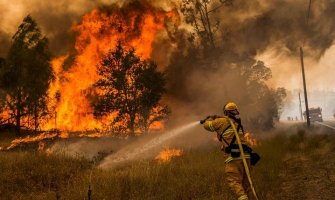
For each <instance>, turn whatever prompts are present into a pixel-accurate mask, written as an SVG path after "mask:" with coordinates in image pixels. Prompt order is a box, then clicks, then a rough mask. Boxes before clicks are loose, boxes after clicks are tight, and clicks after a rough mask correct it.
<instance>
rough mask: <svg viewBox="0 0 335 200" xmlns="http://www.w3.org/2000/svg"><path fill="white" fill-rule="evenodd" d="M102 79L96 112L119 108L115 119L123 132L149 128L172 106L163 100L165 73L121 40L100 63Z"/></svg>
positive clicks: (100, 80) (115, 110) (108, 112)
mask: <svg viewBox="0 0 335 200" xmlns="http://www.w3.org/2000/svg"><path fill="white" fill-rule="evenodd" d="M98 72H99V75H100V79H99V80H98V81H97V83H96V84H95V85H94V87H95V88H96V89H97V90H98V93H99V94H101V95H99V96H98V98H97V100H96V101H94V108H95V116H97V117H101V116H104V115H107V114H110V113H113V112H117V117H116V118H115V119H114V121H113V123H112V127H113V128H114V130H117V132H120V133H130V134H134V133H135V131H136V130H141V132H147V131H148V128H149V126H150V125H151V124H152V123H154V122H157V121H160V120H162V119H164V118H165V117H166V116H167V114H168V107H167V106H163V105H161V104H160V103H159V102H160V100H161V98H162V95H163V93H164V92H165V79H164V74H163V73H162V72H159V71H158V70H157V65H156V64H155V63H154V62H152V61H142V60H140V58H139V57H138V56H136V55H135V50H134V49H130V50H125V49H124V48H123V47H122V45H121V43H120V42H119V43H118V45H117V47H116V49H115V50H114V51H110V52H109V53H108V55H107V56H106V57H105V58H104V59H103V61H102V63H101V65H100V66H99V67H98Z"/></svg>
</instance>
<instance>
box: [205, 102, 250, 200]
mask: <svg viewBox="0 0 335 200" xmlns="http://www.w3.org/2000/svg"><path fill="white" fill-rule="evenodd" d="M223 111H224V116H223V117H218V116H209V117H207V118H206V119H205V120H203V121H202V122H201V123H202V124H204V128H205V129H206V130H208V131H211V132H216V133H217V137H218V140H219V141H220V142H222V146H221V150H222V151H224V152H225V153H224V156H225V166H224V171H225V174H226V180H227V182H228V185H229V187H230V189H231V190H232V191H233V192H234V193H235V195H236V196H237V198H238V200H246V199H251V198H252V197H253V195H252V192H251V188H250V184H249V181H248V177H247V174H246V170H245V166H244V165H243V160H242V156H241V155H240V153H239V150H238V146H237V141H236V137H235V136H234V135H235V133H234V128H235V130H237V133H238V135H239V138H240V140H241V143H242V144H243V149H244V147H248V146H247V145H245V138H244V130H243V126H242V124H241V119H240V118H239V111H238V108H237V105H236V104H235V103H234V102H229V103H227V104H226V105H225V106H224V108H223ZM229 120H230V121H231V122H232V123H231V122H230V121H229ZM232 125H235V127H234V128H233V127H232ZM244 152H246V151H245V150H244ZM244 155H245V158H246V161H247V165H248V168H249V169H250V154H249V153H244Z"/></svg>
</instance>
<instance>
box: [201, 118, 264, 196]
mask: <svg viewBox="0 0 335 200" xmlns="http://www.w3.org/2000/svg"><path fill="white" fill-rule="evenodd" d="M216 117H218V116H208V117H207V118H206V119H204V120H201V121H200V124H203V123H205V122H206V120H207V119H208V118H216ZM229 123H230V125H231V127H232V128H233V130H234V134H235V137H236V141H237V144H238V148H239V150H240V153H241V157H242V162H243V166H244V170H245V173H246V175H247V177H248V181H249V184H250V188H251V191H252V193H253V195H254V196H255V199H256V200H258V199H259V198H258V196H257V193H256V190H255V187H254V184H253V182H252V179H251V175H250V170H249V167H248V164H247V160H246V159H245V154H244V150H243V147H242V143H241V140H240V137H239V135H238V133H237V130H236V127H235V125H234V123H233V122H232V121H231V119H229Z"/></svg>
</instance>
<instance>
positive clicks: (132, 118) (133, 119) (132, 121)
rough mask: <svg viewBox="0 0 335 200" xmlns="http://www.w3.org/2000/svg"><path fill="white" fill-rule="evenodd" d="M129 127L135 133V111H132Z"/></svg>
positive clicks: (132, 133) (131, 132)
mask: <svg viewBox="0 0 335 200" xmlns="http://www.w3.org/2000/svg"><path fill="white" fill-rule="evenodd" d="M129 129H130V134H131V135H135V113H130V121H129Z"/></svg>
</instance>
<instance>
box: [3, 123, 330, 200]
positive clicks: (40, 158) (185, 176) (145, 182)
mask: <svg viewBox="0 0 335 200" xmlns="http://www.w3.org/2000/svg"><path fill="white" fill-rule="evenodd" d="M291 131H294V133H292V134H289V135H287V134H284V133H283V132H278V133H276V134H274V135H273V136H271V137H267V139H259V142H260V144H259V145H258V147H257V148H256V150H257V152H259V154H260V155H261V156H262V159H261V161H260V162H259V164H257V166H256V167H255V168H254V169H253V177H254V182H255V184H256V187H257V188H256V189H257V190H258V193H259V194H260V195H261V196H263V198H264V199H267V200H271V199H291V196H290V194H285V192H286V193H292V191H291V189H292V188H290V187H293V186H291V185H296V184H297V183H296V182H292V183H291V182H289V181H287V178H288V177H290V176H291V175H292V174H293V175H295V176H296V174H301V175H304V174H305V175H306V176H304V177H308V169H306V171H297V172H295V171H294V169H293V168H292V169H291V168H290V167H289V166H293V165H294V164H296V163H297V162H300V160H301V159H300V158H302V157H305V158H306V159H307V160H308V159H313V160H317V161H318V162H321V161H322V159H320V158H321V157H322V155H324V154H325V152H326V154H327V151H333V150H335V138H334V137H333V136H331V135H329V134H327V133H322V134H317V135H315V134H313V133H308V132H305V131H303V130H295V129H294V130H291ZM327 145H328V148H321V147H324V146H327ZM320 149H321V150H320ZM322 149H324V150H322ZM327 155H328V156H329V155H330V154H327ZM334 157H335V156H334ZM317 158H319V159H317ZM328 159H329V158H328ZM333 160H334V159H333ZM0 163H1V164H0V182H1V184H0V194H1V197H0V199H4V200H5V199H13V200H14V199H15V200H21V199H22V200H23V199H27V200H28V199H31V200H33V199H34V200H39V199H48V200H49V199H78V200H79V199H81V200H83V199H88V189H89V186H90V187H91V190H92V199H99V200H103V199H106V200H109V199H120V200H121V199H214V200H216V199H226V200H230V199H235V198H234V197H233V196H232V195H231V194H230V191H229V189H228V188H227V185H226V183H225V178H224V173H223V163H224V160H223V158H222V152H220V151H219V150H218V149H217V148H214V147H213V149H209V150H189V151H184V153H183V155H182V156H181V157H175V158H173V159H172V160H171V161H170V162H167V163H158V162H157V161H155V160H146V161H138V162H133V163H130V164H129V165H127V166H124V167H122V168H121V167H120V168H118V169H111V170H102V169H99V168H97V167H96V166H95V165H94V164H93V163H92V162H90V161H88V160H86V159H84V158H80V157H78V158H73V157H68V156H65V155H62V154H51V155H48V154H46V153H41V152H35V151H13V152H0ZM300 163H301V164H302V165H303V163H304V162H300ZM334 163H335V161H334V162H333V164H334ZM328 164H329V163H328ZM327 166H328V165H327ZM334 166H335V165H334ZM328 167H329V168H330V167H332V165H330V164H329V166H328ZM290 170H293V171H292V172H291V171H290ZM290 173H292V174H290ZM306 173H307V174H306ZM328 176H330V179H332V177H333V174H330V175H329V174H328ZM334 177H335V175H334ZM321 178H322V177H321ZM296 181H297V182H299V181H300V182H304V181H305V182H306V180H305V179H304V180H299V179H298V180H296ZM321 189H322V188H321ZM330 190H331V189H330ZM293 192H294V191H293ZM302 192H303V191H302ZM285 195H286V198H281V197H282V196H285ZM292 199H309V198H302V196H301V198H300V197H299V196H295V197H294V198H293V197H292ZM323 199H327V198H323ZM330 199H331V198H330Z"/></svg>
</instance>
